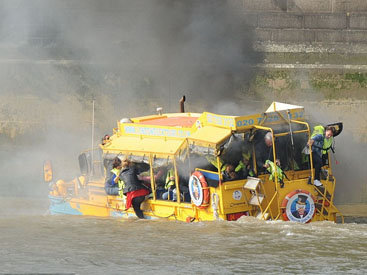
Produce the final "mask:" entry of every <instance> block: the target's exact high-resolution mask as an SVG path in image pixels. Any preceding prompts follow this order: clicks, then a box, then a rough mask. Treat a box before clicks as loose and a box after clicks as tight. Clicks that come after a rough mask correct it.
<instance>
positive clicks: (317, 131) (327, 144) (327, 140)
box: [311, 125, 335, 165]
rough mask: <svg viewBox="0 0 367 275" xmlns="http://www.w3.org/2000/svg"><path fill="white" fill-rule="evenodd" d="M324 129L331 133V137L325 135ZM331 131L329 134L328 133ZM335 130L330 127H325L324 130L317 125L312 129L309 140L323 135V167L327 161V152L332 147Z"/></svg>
mask: <svg viewBox="0 0 367 275" xmlns="http://www.w3.org/2000/svg"><path fill="white" fill-rule="evenodd" d="M326 129H328V131H329V133H331V132H332V135H331V136H330V135H328V136H327V135H326ZM330 131H331V132H330ZM334 134H335V128H334V127H331V126H327V127H326V128H325V127H324V126H322V125H317V126H315V127H314V129H313V132H312V135H311V138H313V137H314V136H316V135H324V143H323V146H322V164H323V165H325V164H326V162H327V160H328V152H329V150H330V149H331V148H332V146H333V141H334V137H333V136H334Z"/></svg>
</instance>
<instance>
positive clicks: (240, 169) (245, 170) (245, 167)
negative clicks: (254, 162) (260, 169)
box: [235, 151, 255, 179]
mask: <svg viewBox="0 0 367 275" xmlns="http://www.w3.org/2000/svg"><path fill="white" fill-rule="evenodd" d="M235 172H236V173H237V174H239V175H240V177H241V178H244V179H246V178H247V177H248V176H250V177H253V176H255V173H254V171H253V170H252V168H251V151H243V152H242V159H241V160H240V161H239V163H238V165H237V166H236V168H235Z"/></svg>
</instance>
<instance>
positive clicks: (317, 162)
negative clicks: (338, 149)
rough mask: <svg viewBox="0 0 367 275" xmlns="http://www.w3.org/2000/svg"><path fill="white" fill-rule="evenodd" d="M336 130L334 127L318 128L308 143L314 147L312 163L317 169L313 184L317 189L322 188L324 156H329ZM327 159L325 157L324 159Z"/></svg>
mask: <svg viewBox="0 0 367 275" xmlns="http://www.w3.org/2000/svg"><path fill="white" fill-rule="evenodd" d="M335 132H336V130H335V128H334V127H332V126H327V127H325V128H324V127H323V126H321V125H319V126H316V127H315V128H314V131H313V133H312V135H311V139H310V140H309V141H308V142H307V145H308V146H312V147H311V148H312V153H313V154H312V162H313V166H314V168H315V176H314V182H313V184H314V185H315V186H316V187H321V186H322V183H321V181H320V173H321V167H322V166H323V155H324V152H325V155H326V156H327V151H328V150H329V149H330V148H331V145H332V141H333V136H334V134H335ZM324 158H325V157H324Z"/></svg>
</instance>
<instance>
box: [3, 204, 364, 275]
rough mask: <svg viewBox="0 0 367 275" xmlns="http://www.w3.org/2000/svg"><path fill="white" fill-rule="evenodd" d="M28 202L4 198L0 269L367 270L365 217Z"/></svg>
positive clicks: (83, 271) (154, 271) (164, 271)
mask: <svg viewBox="0 0 367 275" xmlns="http://www.w3.org/2000/svg"><path fill="white" fill-rule="evenodd" d="M0 200H1V198H0ZM21 201H23V202H20V200H16V201H12V203H9V201H7V200H4V199H3V200H2V201H1V202H2V203H0V206H1V210H0V245H1V248H0V274H4V273H5V274H6V273H17V274H28V273H61V274H65V273H72V274H73V273H75V274H103V273H105V274H140V273H144V274H171V273H175V274H176V273H194V274H222V273H224V274H233V273H254V274H264V273H274V274H283V273H292V274H294V273H296V274H301V273H302V274H303V273H313V274H315V273H316V274H342V273H350V274H366V273H367V224H365V223H353V222H351V223H346V224H334V223H331V222H318V223H311V224H297V223H291V222H280V221H279V222H265V221H259V220H256V219H254V218H251V217H243V218H241V219H240V220H238V221H236V222H225V221H222V222H202V223H184V222H174V221H173V222H172V221H170V222H168V221H165V220H137V219H129V220H120V219H116V218H98V217H82V216H51V215H48V214H46V210H47V206H46V202H42V203H40V202H38V201H24V200H21Z"/></svg>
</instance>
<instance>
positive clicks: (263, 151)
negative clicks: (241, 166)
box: [255, 132, 286, 173]
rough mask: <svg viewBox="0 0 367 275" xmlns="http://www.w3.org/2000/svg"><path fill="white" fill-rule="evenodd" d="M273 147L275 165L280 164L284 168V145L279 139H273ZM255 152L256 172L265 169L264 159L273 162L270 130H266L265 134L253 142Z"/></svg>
mask: <svg viewBox="0 0 367 275" xmlns="http://www.w3.org/2000/svg"><path fill="white" fill-rule="evenodd" d="M274 142H275V147H276V160H275V163H276V164H277V166H280V167H281V168H282V169H284V165H285V163H286V161H285V156H284V152H283V148H282V147H284V146H283V145H282V144H281V143H280V142H279V140H275V141H274ZM255 154H256V165H257V169H258V172H260V173H261V172H265V171H266V167H265V166H266V165H265V163H266V161H267V160H270V161H272V162H274V157H273V135H272V133H271V132H267V133H266V134H265V136H263V138H262V139H261V138H260V140H258V141H257V142H256V144H255Z"/></svg>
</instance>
